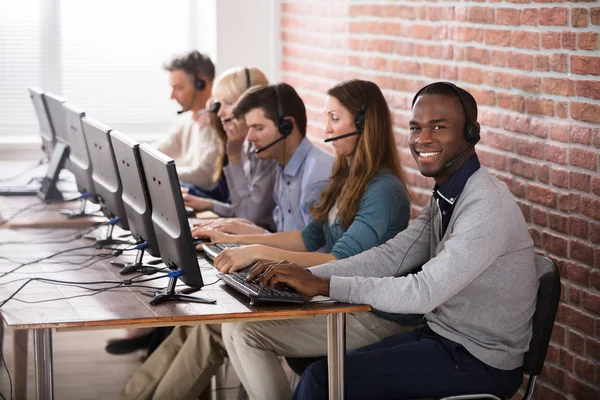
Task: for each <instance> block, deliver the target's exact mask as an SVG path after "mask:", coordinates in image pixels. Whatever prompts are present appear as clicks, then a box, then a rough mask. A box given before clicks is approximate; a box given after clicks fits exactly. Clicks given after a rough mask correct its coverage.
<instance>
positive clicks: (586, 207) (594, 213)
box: [581, 196, 600, 220]
mask: <svg viewBox="0 0 600 400" xmlns="http://www.w3.org/2000/svg"><path fill="white" fill-rule="evenodd" d="M581 212H582V213H583V214H585V215H587V216H588V217H592V218H594V219H596V220H600V199H599V198H593V197H588V196H582V197H581Z"/></svg>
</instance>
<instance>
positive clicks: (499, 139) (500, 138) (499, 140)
mask: <svg viewBox="0 0 600 400" xmlns="http://www.w3.org/2000/svg"><path fill="white" fill-rule="evenodd" d="M512 143H513V142H512V137H510V136H508V135H504V134H502V133H498V132H491V131H490V132H488V135H487V143H486V144H487V145H488V146H491V147H494V148H496V149H499V150H506V151H512V148H513V145H512Z"/></svg>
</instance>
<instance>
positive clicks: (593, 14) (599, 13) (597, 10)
mask: <svg viewBox="0 0 600 400" xmlns="http://www.w3.org/2000/svg"><path fill="white" fill-rule="evenodd" d="M590 22H591V23H592V24H593V25H600V7H592V8H590Z"/></svg>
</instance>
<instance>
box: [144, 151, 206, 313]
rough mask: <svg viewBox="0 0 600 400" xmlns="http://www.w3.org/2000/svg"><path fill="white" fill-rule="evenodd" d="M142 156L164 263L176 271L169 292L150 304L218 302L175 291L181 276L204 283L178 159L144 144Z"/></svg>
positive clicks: (156, 296) (196, 284) (199, 284)
mask: <svg viewBox="0 0 600 400" xmlns="http://www.w3.org/2000/svg"><path fill="white" fill-rule="evenodd" d="M140 157H141V160H142V166H143V168H144V176H145V177H146V182H147V184H148V192H149V194H150V203H151V204H152V224H153V226H154V231H155V232H156V238H157V239H158V246H159V249H160V256H161V258H162V260H163V263H164V264H165V265H166V266H168V267H169V268H171V269H173V270H176V271H175V273H172V277H171V278H170V280H169V285H168V288H167V290H166V291H164V292H157V293H154V298H153V299H152V300H151V301H150V304H159V303H162V302H164V301H169V300H185V301H192V302H197V303H214V300H206V299H201V298H198V297H195V296H186V295H182V294H179V293H176V292H175V285H176V282H177V278H181V280H182V281H183V283H185V284H186V285H188V286H189V287H191V288H192V289H196V290H199V289H200V288H202V286H204V282H203V281H202V274H201V273H200V266H199V265H198V256H197V254H196V249H195V247H194V242H193V240H192V234H191V232H190V225H189V222H188V219H187V216H186V212H185V206H184V204H183V197H182V195H181V188H180V186H179V178H178V177H177V169H176V168H175V161H173V159H171V158H169V157H167V156H166V155H164V154H162V153H161V152H159V151H158V150H156V149H154V148H152V147H151V146H149V145H148V144H145V143H144V144H142V145H140Z"/></svg>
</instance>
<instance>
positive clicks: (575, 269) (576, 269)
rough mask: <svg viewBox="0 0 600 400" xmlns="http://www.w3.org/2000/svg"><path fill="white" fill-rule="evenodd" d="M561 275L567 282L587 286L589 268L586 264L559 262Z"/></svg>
mask: <svg viewBox="0 0 600 400" xmlns="http://www.w3.org/2000/svg"><path fill="white" fill-rule="evenodd" d="M561 265H562V268H561V269H562V270H564V271H563V272H564V273H563V272H561V276H562V277H563V278H566V279H568V280H569V282H572V283H576V284H578V285H583V286H587V285H588V282H589V280H590V269H589V268H588V267H587V266H584V265H581V264H577V263H574V262H571V261H568V262H561Z"/></svg>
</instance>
